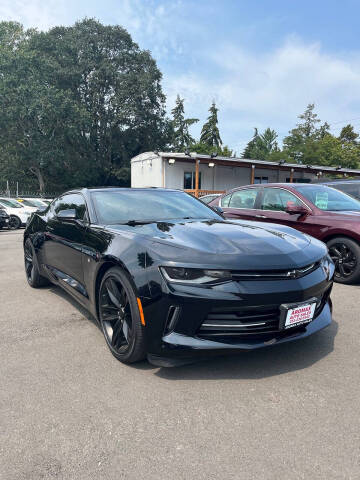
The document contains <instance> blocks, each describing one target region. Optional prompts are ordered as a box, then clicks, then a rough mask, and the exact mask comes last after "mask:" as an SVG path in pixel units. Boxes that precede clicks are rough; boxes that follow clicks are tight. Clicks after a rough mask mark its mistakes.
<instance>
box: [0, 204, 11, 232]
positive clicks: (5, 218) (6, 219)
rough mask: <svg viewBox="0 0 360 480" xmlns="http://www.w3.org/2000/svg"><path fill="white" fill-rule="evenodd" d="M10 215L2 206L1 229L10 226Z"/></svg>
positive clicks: (0, 212)
mask: <svg viewBox="0 0 360 480" xmlns="http://www.w3.org/2000/svg"><path fill="white" fill-rule="evenodd" d="M9 219H10V217H9V215H8V214H7V213H6V210H5V209H4V208H2V207H0V230H1V229H2V228H3V227H8V226H9Z"/></svg>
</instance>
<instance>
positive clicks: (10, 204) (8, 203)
mask: <svg viewBox="0 0 360 480" xmlns="http://www.w3.org/2000/svg"><path fill="white" fill-rule="evenodd" d="M0 207H3V208H4V209H5V211H6V213H7V214H8V215H9V216H10V218H9V224H8V227H9V228H10V229H11V230H15V229H17V228H20V227H21V226H25V225H26V222H27V220H28V218H29V217H30V215H31V213H32V212H31V211H30V210H28V209H27V208H25V207H24V206H23V205H21V204H20V203H19V202H17V201H16V200H13V199H12V198H0Z"/></svg>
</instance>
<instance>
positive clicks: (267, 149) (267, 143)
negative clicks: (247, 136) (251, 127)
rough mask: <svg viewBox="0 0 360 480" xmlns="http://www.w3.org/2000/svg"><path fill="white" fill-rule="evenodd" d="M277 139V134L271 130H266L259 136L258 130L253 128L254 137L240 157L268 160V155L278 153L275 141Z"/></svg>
mask: <svg viewBox="0 0 360 480" xmlns="http://www.w3.org/2000/svg"><path fill="white" fill-rule="evenodd" d="M277 137H278V135H277V133H276V132H275V130H272V129H271V128H267V129H266V130H265V131H264V133H262V134H261V135H260V134H259V132H258V129H257V128H255V133H254V136H253V138H252V139H251V140H250V142H249V143H248V144H247V145H246V147H245V150H244V152H243V154H242V157H243V158H252V159H257V160H269V159H270V155H272V154H274V153H276V152H279V151H280V150H279V147H278V143H277V140H276V139H277Z"/></svg>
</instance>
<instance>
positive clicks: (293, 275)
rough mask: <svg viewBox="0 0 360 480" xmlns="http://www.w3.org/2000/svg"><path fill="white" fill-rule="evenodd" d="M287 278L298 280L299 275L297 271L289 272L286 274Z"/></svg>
mask: <svg viewBox="0 0 360 480" xmlns="http://www.w3.org/2000/svg"><path fill="white" fill-rule="evenodd" d="M286 276H287V277H290V278H296V277H297V276H298V273H297V271H296V270H289V271H288V272H287V274H286Z"/></svg>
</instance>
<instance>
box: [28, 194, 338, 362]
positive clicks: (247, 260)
mask: <svg viewBox="0 0 360 480" xmlns="http://www.w3.org/2000/svg"><path fill="white" fill-rule="evenodd" d="M24 252H25V270H26V277H27V280H28V282H29V284H30V285H31V286H32V287H39V286H41V285H44V284H46V283H48V282H49V281H50V282H53V283H55V284H57V285H60V286H61V287H63V288H64V289H65V290H66V291H67V292H69V293H70V294H71V295H72V296H73V297H75V298H76V300H78V301H79V302H80V303H81V304H82V305H83V306H85V307H86V308H87V309H88V310H89V311H90V312H91V313H92V314H93V315H94V316H95V317H96V318H97V319H98V321H99V323H100V325H101V328H102V331H103V333H104V336H105V339H106V342H107V344H108V346H109V348H110V350H111V352H112V353H113V354H114V355H115V357H117V358H118V359H119V360H121V361H123V362H128V363H131V362H135V361H138V360H141V359H143V358H144V357H145V356H146V355H147V356H148V359H149V361H150V362H152V363H154V364H155V365H163V366H166V365H174V364H178V363H180V362H182V363H184V362H186V361H189V358H192V357H193V356H194V355H200V354H209V353H222V354H223V353H226V352H228V353H234V352H237V351H240V350H249V349H253V348H258V347H264V346H266V345H270V344H276V343H282V342H287V341H291V340H295V339H298V338H303V337H306V336H308V335H311V334H312V333H314V332H316V331H318V330H320V329H322V328H324V327H326V326H327V325H329V324H330V322H331V301H330V292H331V288H332V283H333V274H334V266H333V263H332V261H331V259H330V258H329V256H328V253H327V249H326V246H325V245H324V244H323V243H321V242H320V241H318V240H316V239H314V238H312V237H309V236H307V235H304V234H302V233H300V232H297V231H296V230H293V229H292V228H289V227H286V226H282V225H273V224H263V223H256V222H246V221H231V220H225V219H224V218H222V216H221V215H220V214H219V213H217V212H215V211H214V210H212V209H211V208H210V207H208V206H206V205H204V204H203V203H202V202H200V201H199V200H197V199H195V198H193V197H192V196H190V195H188V194H186V193H184V192H182V191H177V190H165V189H153V188H147V189H145V188H144V189H121V188H93V189H82V190H76V191H75V190H74V191H71V192H67V193H65V194H63V195H62V196H61V197H59V198H57V199H56V200H54V201H53V202H52V204H51V205H50V206H49V207H48V208H47V210H45V211H42V212H36V213H34V214H33V215H32V217H31V220H30V222H29V224H28V225H27V227H26V230H25V234H24Z"/></svg>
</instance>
